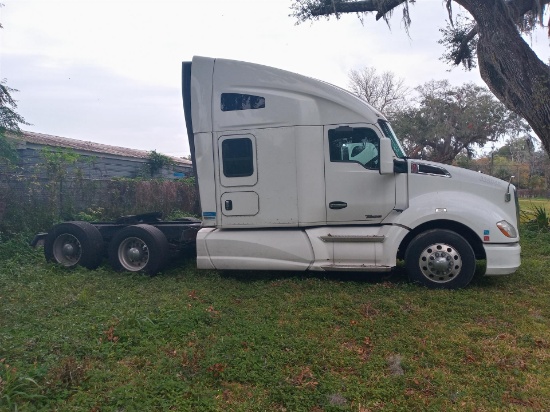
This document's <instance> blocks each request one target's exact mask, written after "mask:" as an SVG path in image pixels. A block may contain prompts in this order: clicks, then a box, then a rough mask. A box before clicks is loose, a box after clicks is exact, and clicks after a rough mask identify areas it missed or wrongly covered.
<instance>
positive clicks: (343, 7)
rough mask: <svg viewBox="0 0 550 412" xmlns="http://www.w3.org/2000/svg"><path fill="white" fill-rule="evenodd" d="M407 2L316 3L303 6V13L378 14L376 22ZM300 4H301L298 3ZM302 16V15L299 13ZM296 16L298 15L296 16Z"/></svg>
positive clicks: (321, 14) (340, 0)
mask: <svg viewBox="0 0 550 412" xmlns="http://www.w3.org/2000/svg"><path fill="white" fill-rule="evenodd" d="M406 1H407V0H389V1H383V0H361V1H342V0H333V1H323V2H316V3H308V4H307V6H303V5H301V7H296V8H301V9H302V12H304V11H305V9H306V8H307V9H308V10H307V11H308V13H307V14H309V15H310V16H311V17H320V16H328V15H331V14H336V15H338V14H340V13H367V12H373V11H375V12H376V20H379V19H380V18H382V17H383V16H384V15H385V14H386V13H388V12H389V11H391V10H393V9H394V8H395V7H397V6H399V5H400V4H402V3H404V2H406ZM298 3H299V2H298ZM298 14H301V13H298ZM295 15H296V14H295Z"/></svg>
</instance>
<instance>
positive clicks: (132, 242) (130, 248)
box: [109, 225, 168, 275]
mask: <svg viewBox="0 0 550 412" xmlns="http://www.w3.org/2000/svg"><path fill="white" fill-rule="evenodd" d="M167 260H168V241H167V240H166V236H164V233H162V232H161V231H160V230H159V229H157V228H156V227H154V226H150V225H135V226H128V227H125V228H124V229H122V230H121V231H120V232H118V233H117V234H116V235H115V236H114V237H113V240H111V243H110V244H109V261H110V263H111V265H112V266H113V268H115V269H116V270H126V271H129V272H141V271H142V272H146V273H148V274H150V275H155V274H156V273H157V272H159V271H160V270H162V268H163V267H164V265H165V264H166V262H167Z"/></svg>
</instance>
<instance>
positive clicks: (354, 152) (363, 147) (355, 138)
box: [328, 127, 380, 170]
mask: <svg viewBox="0 0 550 412" xmlns="http://www.w3.org/2000/svg"><path fill="white" fill-rule="evenodd" d="M328 142H329V150H330V161H331V162H348V163H359V164H361V165H362V166H363V167H364V168H365V169H372V170H378V167H379V160H380V159H379V147H380V140H379V138H378V136H377V134H376V132H375V131H374V130H372V129H369V128H368V127H357V128H351V127H338V128H336V129H332V130H329V132H328Z"/></svg>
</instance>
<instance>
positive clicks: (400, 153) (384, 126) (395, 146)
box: [378, 120, 406, 159]
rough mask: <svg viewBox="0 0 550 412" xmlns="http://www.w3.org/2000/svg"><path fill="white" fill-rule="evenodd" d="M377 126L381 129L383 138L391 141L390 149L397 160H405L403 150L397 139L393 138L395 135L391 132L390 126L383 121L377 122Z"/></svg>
mask: <svg viewBox="0 0 550 412" xmlns="http://www.w3.org/2000/svg"><path fill="white" fill-rule="evenodd" d="M378 125H379V126H380V128H381V129H382V132H383V133H384V136H386V137H387V138H388V139H390V140H391V147H392V149H393V152H394V153H395V155H396V156H397V157H398V158H399V159H405V158H406V156H405V151H404V150H403V147H401V143H399V140H397V137H395V133H394V132H393V130H392V128H391V126H390V124H389V123H388V122H387V121H385V120H378Z"/></svg>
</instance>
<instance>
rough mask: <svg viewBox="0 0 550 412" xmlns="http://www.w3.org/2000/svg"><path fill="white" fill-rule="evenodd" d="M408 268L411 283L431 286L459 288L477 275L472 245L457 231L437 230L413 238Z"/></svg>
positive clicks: (436, 287) (407, 262)
mask: <svg viewBox="0 0 550 412" xmlns="http://www.w3.org/2000/svg"><path fill="white" fill-rule="evenodd" d="M405 267H406V269H407V274H408V276H409V279H410V280H411V281H412V282H416V283H420V284H423V285H425V286H427V287H429V288H432V289H459V288H463V287H465V286H467V285H468V284H469V283H470V282H471V280H472V278H473V277H474V273H475V268H476V260H475V254H474V251H473V249H472V247H471V246H470V244H469V243H468V242H467V241H466V240H465V239H464V238H463V237H462V236H460V235H459V234H458V233H455V232H452V231H450V230H446V229H434V230H429V231H427V232H424V233H421V234H419V235H418V236H416V237H415V238H414V239H413V240H412V241H411V243H410V244H409V247H408V248H407V252H406V254H405Z"/></svg>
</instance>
